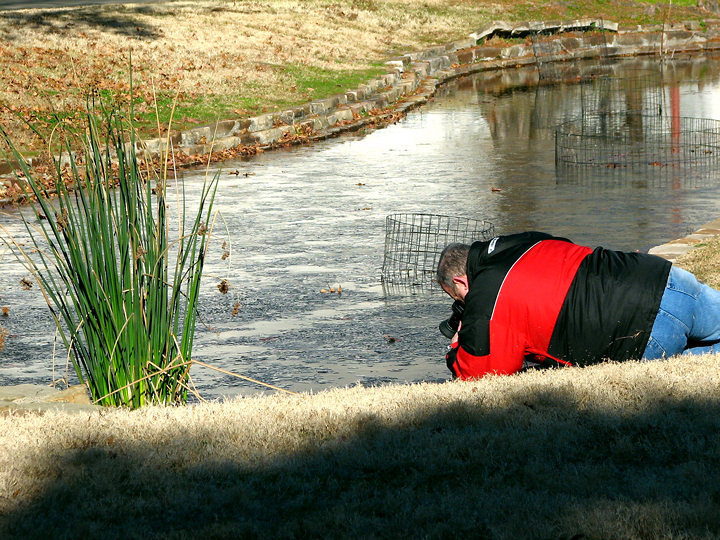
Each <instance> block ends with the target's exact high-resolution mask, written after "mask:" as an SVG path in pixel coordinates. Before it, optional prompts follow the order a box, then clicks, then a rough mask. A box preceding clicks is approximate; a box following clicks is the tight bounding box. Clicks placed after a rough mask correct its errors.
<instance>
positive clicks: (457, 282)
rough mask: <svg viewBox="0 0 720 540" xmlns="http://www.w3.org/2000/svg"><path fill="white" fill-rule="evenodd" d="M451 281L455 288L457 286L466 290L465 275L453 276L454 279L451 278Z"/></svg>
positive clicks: (466, 279) (466, 281)
mask: <svg viewBox="0 0 720 540" xmlns="http://www.w3.org/2000/svg"><path fill="white" fill-rule="evenodd" d="M452 280H453V283H454V284H455V286H456V287H457V286H458V285H461V286H463V287H465V288H466V289H467V288H468V278H467V276H466V275H462V276H455V277H454V278H452Z"/></svg>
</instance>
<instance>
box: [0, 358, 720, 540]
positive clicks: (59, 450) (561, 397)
mask: <svg viewBox="0 0 720 540" xmlns="http://www.w3.org/2000/svg"><path fill="white" fill-rule="evenodd" d="M718 385H720V368H719V367H718V359H717V358H716V357H712V356H706V357H701V358H697V359H693V360H691V361H690V360H687V359H682V360H681V359H670V360H667V361H663V362H655V363H626V364H605V365H600V366H596V367H593V368H588V369H580V368H577V369H575V368H574V369H566V370H555V371H552V372H535V373H526V374H523V375H519V376H513V377H494V378H493V377H490V378H486V379H483V380H481V381H478V382H473V383H463V382H449V383H445V384H421V385H406V386H402V385H396V386H387V387H384V388H359V387H358V388H348V389H338V390H333V391H329V392H322V393H320V394H317V395H311V394H303V395H298V396H285V395H276V396H270V397H258V398H245V399H239V400H236V401H231V402H226V403H216V404H208V405H202V406H195V407H183V408H160V407H149V408H145V409H141V410H139V411H136V412H133V413H130V412H127V411H122V410H108V411H104V412H102V413H94V414H93V415H92V416H87V415H73V416H62V415H57V414H52V413H48V414H45V415H44V416H40V417H35V416H27V417H12V416H11V417H5V418H0V430H2V433H3V437H2V438H0V536H1V537H2V538H40V537H41V536H43V537H45V538H47V537H51V538H78V537H87V538H100V537H102V538H451V537H452V538H457V537H460V538H498V539H505V538H506V539H516V538H524V539H533V538H538V539H550V538H553V539H560V538H564V539H568V540H569V539H570V538H584V539H609V538H624V539H630V538H645V539H647V538H666V539H667V538H678V539H679V538H717V537H718V535H720V488H718V486H720V469H718V467H717V462H718V460H720V398H719V397H718V392H717V388H718ZM580 535H582V536H580Z"/></svg>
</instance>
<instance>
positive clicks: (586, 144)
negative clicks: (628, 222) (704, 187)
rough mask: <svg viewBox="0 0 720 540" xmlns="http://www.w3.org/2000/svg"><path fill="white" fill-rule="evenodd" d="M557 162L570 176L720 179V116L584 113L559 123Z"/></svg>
mask: <svg viewBox="0 0 720 540" xmlns="http://www.w3.org/2000/svg"><path fill="white" fill-rule="evenodd" d="M555 166H556V170H557V171H558V176H559V177H560V178H564V179H567V180H572V179H573V178H575V179H581V178H583V177H584V178H586V179H587V181H591V180H601V179H602V178H605V179H615V180H620V179H622V178H625V179H631V178H633V177H635V178H638V177H640V178H643V177H644V178H647V179H652V180H653V181H655V182H657V181H662V180H664V179H671V180H674V181H686V180H687V181H690V183H693V182H695V183H697V182H698V181H707V180H710V181H720V121H718V120H715V119H710V118H689V117H669V116H657V115H644V114H638V113H634V112H625V113H617V114H616V113H604V114H595V115H584V116H583V117H582V118H578V119H575V120H572V121H570V122H566V123H564V124H561V125H560V126H558V127H557V128H556V129H555ZM701 183H702V182H701Z"/></svg>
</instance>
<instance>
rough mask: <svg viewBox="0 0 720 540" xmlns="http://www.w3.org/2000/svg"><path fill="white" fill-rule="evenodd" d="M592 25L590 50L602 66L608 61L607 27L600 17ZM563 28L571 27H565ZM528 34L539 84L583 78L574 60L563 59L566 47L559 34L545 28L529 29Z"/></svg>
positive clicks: (576, 80)
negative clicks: (593, 30) (594, 31)
mask: <svg viewBox="0 0 720 540" xmlns="http://www.w3.org/2000/svg"><path fill="white" fill-rule="evenodd" d="M531 26H532V23H531ZM593 27H594V29H595V30H596V32H597V34H595V35H593V36H591V37H590V40H591V42H592V45H593V47H592V50H593V52H594V53H595V55H596V56H595V58H596V60H597V64H598V65H599V66H604V65H607V64H608V62H609V54H608V38H607V36H608V32H607V28H606V26H605V22H604V21H603V20H602V19H600V20H598V21H597V23H596V24H593ZM565 30H572V29H571V28H566V29H565ZM529 35H530V40H531V42H532V52H533V56H534V57H535V65H536V67H537V70H538V81H539V83H540V84H543V83H546V84H547V83H551V84H552V83H559V82H567V81H570V80H573V81H575V82H578V81H580V80H582V79H583V78H584V77H583V76H582V73H581V72H580V71H579V69H578V68H577V67H576V64H577V63H576V62H566V61H565V60H566V59H567V48H566V46H565V44H564V43H563V41H562V36H561V35H560V34H557V33H556V32H554V31H552V30H548V29H547V28H546V29H538V30H536V31H531V32H530V34H529ZM558 38H561V39H558Z"/></svg>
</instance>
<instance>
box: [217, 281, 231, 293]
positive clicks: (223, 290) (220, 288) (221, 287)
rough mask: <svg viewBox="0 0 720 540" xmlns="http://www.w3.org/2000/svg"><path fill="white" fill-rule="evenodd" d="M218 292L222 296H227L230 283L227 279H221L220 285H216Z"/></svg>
mask: <svg viewBox="0 0 720 540" xmlns="http://www.w3.org/2000/svg"><path fill="white" fill-rule="evenodd" d="M217 288H218V291H220V292H221V293H223V294H227V292H228V291H229V290H230V283H229V282H228V280H227V279H223V280H222V281H221V282H220V283H218V286H217Z"/></svg>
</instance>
